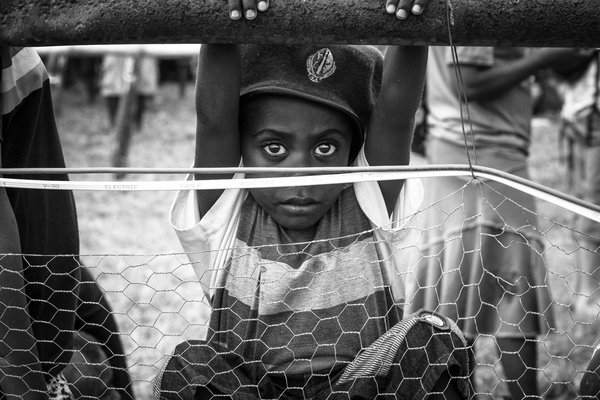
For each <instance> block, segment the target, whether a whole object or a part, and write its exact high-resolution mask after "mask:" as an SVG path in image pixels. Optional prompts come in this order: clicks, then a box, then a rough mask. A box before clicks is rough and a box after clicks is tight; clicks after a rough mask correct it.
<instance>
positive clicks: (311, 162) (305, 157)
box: [288, 153, 319, 175]
mask: <svg viewBox="0 0 600 400" xmlns="http://www.w3.org/2000/svg"><path fill="white" fill-rule="evenodd" d="M288 160H289V164H288V166H289V167H290V168H311V167H318V166H319V164H318V162H317V160H315V158H314V157H312V155H311V154H310V153H308V154H306V153H301V154H296V155H294V156H293V157H289V158H288ZM292 175H306V172H298V173H294V174H292Z"/></svg>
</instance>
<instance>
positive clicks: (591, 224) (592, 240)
mask: <svg viewBox="0 0 600 400" xmlns="http://www.w3.org/2000/svg"><path fill="white" fill-rule="evenodd" d="M583 155H584V164H585V180H584V199H585V200H586V201H589V202H590V203H593V204H596V205H598V204H600V146H595V147H588V148H585V149H584V151H583ZM574 236H575V239H576V241H577V243H578V245H579V246H580V248H579V249H577V251H576V252H575V262H576V264H575V267H576V268H577V270H578V271H579V272H578V273H577V275H576V276H577V282H576V286H575V290H574V292H575V297H574V299H573V309H574V311H575V312H576V313H577V314H578V316H579V317H580V318H581V317H583V318H584V319H586V320H587V321H588V322H591V321H594V320H596V319H597V318H598V314H599V313H600V229H599V228H598V223H597V222H595V221H592V220H590V219H588V218H585V217H578V218H577V220H576V223H575V233H574Z"/></svg>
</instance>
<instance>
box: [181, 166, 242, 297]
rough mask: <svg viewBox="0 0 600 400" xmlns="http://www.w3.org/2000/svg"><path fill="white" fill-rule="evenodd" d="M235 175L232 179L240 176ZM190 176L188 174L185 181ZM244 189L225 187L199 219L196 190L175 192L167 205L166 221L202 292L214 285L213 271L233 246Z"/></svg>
mask: <svg viewBox="0 0 600 400" xmlns="http://www.w3.org/2000/svg"><path fill="white" fill-rule="evenodd" d="M243 178H244V174H235V175H234V177H233V179H243ZM191 179H193V176H189V177H188V180H191ZM246 195H247V190H245V189H226V190H225V191H223V194H222V195H221V196H220V197H219V199H218V200H217V201H216V202H215V204H214V205H213V206H212V208H211V209H210V210H209V211H208V212H207V213H206V214H205V215H204V216H203V217H202V218H200V212H199V210H198V197H197V191H196V190H183V191H180V192H178V193H177V195H176V197H175V200H174V201H173V205H172V206H171V213H170V222H171V226H172V227H173V229H174V230H175V234H176V235H177V238H178V239H179V242H180V243H181V246H182V248H183V250H184V251H185V253H186V255H187V257H188V259H189V261H190V263H191V264H192V267H193V268H194V272H195V273H196V276H197V277H198V279H199V280H200V283H201V284H202V287H203V289H204V293H205V295H206V296H207V297H208V298H210V297H211V296H212V292H211V290H210V288H214V287H215V282H214V280H215V279H216V276H217V274H216V271H218V270H220V269H221V268H223V267H224V266H225V263H226V262H227V259H228V257H229V255H230V252H231V249H232V248H233V247H234V244H235V239H236V232H237V228H238V225H239V219H240V210H241V207H242V203H243V201H244V199H245V198H246Z"/></svg>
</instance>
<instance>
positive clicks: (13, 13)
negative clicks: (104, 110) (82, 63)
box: [0, 0, 600, 47]
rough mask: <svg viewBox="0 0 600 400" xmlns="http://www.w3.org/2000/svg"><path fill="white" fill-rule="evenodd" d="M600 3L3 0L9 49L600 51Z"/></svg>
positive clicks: (1, 23)
mask: <svg viewBox="0 0 600 400" xmlns="http://www.w3.org/2000/svg"><path fill="white" fill-rule="evenodd" d="M599 21H600V3H599V1H598V0H431V1H430V4H429V6H428V8H427V10H426V12H425V13H424V15H422V16H421V17H418V18H416V17H412V16H411V17H410V18H409V19H408V20H405V21H399V20H397V19H396V18H395V17H394V16H391V15H389V14H386V13H385V11H384V0H272V1H271V7H270V10H268V11H267V12H266V13H260V14H259V16H258V18H257V19H256V20H254V21H246V20H240V21H232V20H230V19H229V17H228V15H227V2H226V1H225V0H1V1H0V43H4V44H9V45H15V46H53V45H84V44H119V43H133V44H137V43H220V42H230V43H257V42H262V43H307V42H310V43H355V44H358V43H369V44H380V45H385V44H416V45H422V44H428V45H447V44H449V42H450V39H449V33H450V34H451V35H452V37H453V43H454V44H456V45H466V46H531V47H544V46H548V47H551V46H565V47H600V23H599Z"/></svg>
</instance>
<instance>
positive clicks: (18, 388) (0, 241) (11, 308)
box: [0, 142, 48, 400]
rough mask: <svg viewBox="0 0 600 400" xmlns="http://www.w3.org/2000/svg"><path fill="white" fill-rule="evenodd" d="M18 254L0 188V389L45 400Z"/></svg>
mask: <svg viewBox="0 0 600 400" xmlns="http://www.w3.org/2000/svg"><path fill="white" fill-rule="evenodd" d="M0 150H1V142H0ZM0 153H1V152H0ZM0 165H2V159H1V157H0ZM20 252H21V248H20V241H19V232H18V229H17V222H16V219H15V216H14V213H13V211H12V208H11V205H10V202H9V199H8V196H7V194H6V190H5V189H4V188H3V187H0V254H1V256H0V388H1V389H2V392H3V393H4V394H5V395H6V397H7V399H18V400H28V399H46V398H48V395H47V394H46V390H47V389H46V381H45V380H44V376H43V373H42V370H41V367H40V364H39V358H38V354H37V348H36V340H35V337H34V336H33V332H32V329H31V320H30V318H29V314H28V312H27V299H26V296H25V290H24V279H23V275H22V272H23V266H22V263H21V257H20V256H19V253H20ZM10 254H14V255H10Z"/></svg>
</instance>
